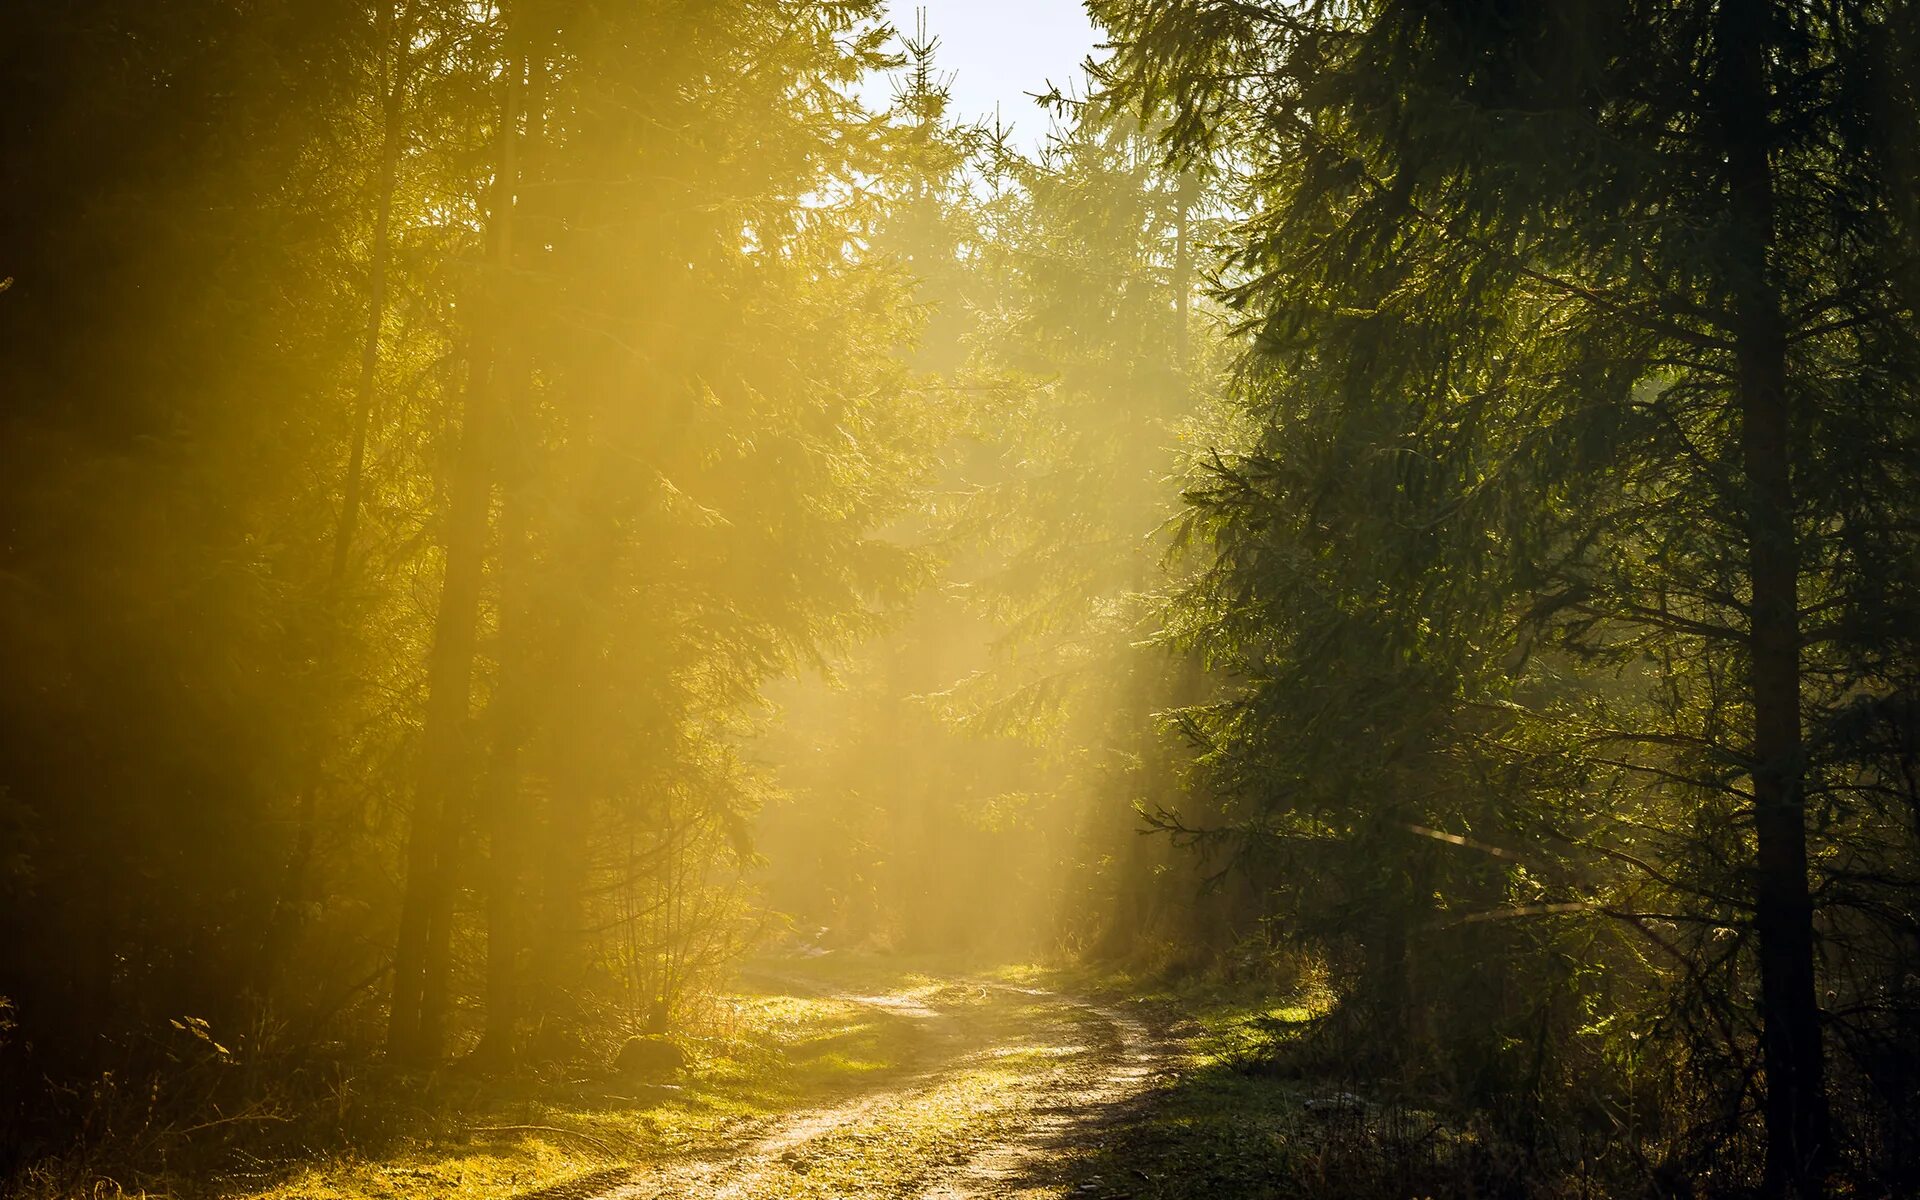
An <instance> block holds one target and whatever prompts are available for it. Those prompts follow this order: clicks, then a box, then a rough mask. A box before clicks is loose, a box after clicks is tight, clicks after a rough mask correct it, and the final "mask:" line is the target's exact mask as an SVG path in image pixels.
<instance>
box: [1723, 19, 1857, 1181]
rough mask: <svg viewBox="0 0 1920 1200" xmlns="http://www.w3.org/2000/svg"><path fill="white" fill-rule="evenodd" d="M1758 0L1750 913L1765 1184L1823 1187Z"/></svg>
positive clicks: (1728, 84) (1782, 350) (1749, 421)
mask: <svg viewBox="0 0 1920 1200" xmlns="http://www.w3.org/2000/svg"><path fill="white" fill-rule="evenodd" d="M1771 9H1772V5H1771V3H1770V0H1723V2H1722V5H1721V10H1720V15H1719V27H1718V30H1717V39H1718V46H1717V48H1716V51H1717V56H1718V64H1717V74H1718V85H1719V97H1718V100H1719V103H1720V105H1721V128H1722V134H1723V136H1724V138H1725V139H1726V145H1725V149H1726V171H1727V185H1728V202H1729V205H1730V215H1731V218H1732V232H1733V242H1732V253H1731V255H1730V261H1729V265H1730V268H1731V270H1730V278H1729V281H1728V282H1729V284H1730V287H1729V289H1728V290H1729V294H1730V298H1731V301H1732V310H1733V334H1734V343H1735V359H1736V371H1737V376H1736V383H1735V387H1736V391H1737V396H1736V403H1737V410H1738V419H1739V450H1740V456H1741V460H1742V467H1743V470H1744V474H1745V480H1746V490H1747V494H1746V497H1745V499H1746V517H1747V554H1748V559H1747V571H1748V577H1749V584H1750V587H1751V589H1752V596H1751V601H1750V603H1751V612H1750V614H1749V622H1750V624H1749V638H1750V643H1749V650H1750V654H1751V658H1752V664H1751V670H1752V678H1751V686H1752V690H1753V751H1752V760H1753V795H1754V805H1753V817H1754V834H1755V839H1756V846H1757V861H1756V863H1755V873H1754V905H1755V923H1756V930H1757V933H1758V942H1759V955H1760V994H1761V1022H1762V1033H1761V1043H1762V1046H1761V1053H1762V1060H1763V1063H1764V1065H1765V1068H1766V1102H1765V1114H1766V1129H1767V1165H1766V1181H1767V1192H1768V1194H1769V1195H1773V1196H1782V1197H1786V1196H1798V1197H1813V1196H1818V1195H1821V1194H1823V1193H1824V1190H1825V1184H1824V1177H1825V1174H1826V1168H1827V1164H1828V1162H1829V1161H1830V1156H1831V1150H1830V1147H1829V1145H1828V1130H1827V1102H1826V1091H1825V1080H1824V1074H1825V1071H1824V1062H1823V1056H1822V1050H1821V1028H1820V1020H1821V1019H1820V1009H1819V1001H1818V997H1817V992H1816V983H1815V975H1814V940H1813V903H1812V899H1811V897H1810V895H1809V892H1808V887H1807V830H1806V791H1805V777H1804V776H1805V762H1804V744H1803V739H1802V731H1801V713H1800V674H1801V666H1800V618H1799V581H1800V548H1799V543H1798V540H1797V535H1796V532H1795V529H1794V493H1793V472H1792V462H1793V446H1792V436H1793V431H1792V421H1791V419H1790V403H1791V401H1790V397H1789V395H1788V387H1787V338H1786V328H1785V323H1784V321H1783V319H1782V316H1781V304H1780V298H1779V296H1778V294H1777V292H1776V290H1775V287H1774V282H1773V279H1772V276H1771V272H1770V269H1769V258H1770V252H1771V248H1772V242H1773V238H1774V219H1775V218H1774V194H1773V173H1772V166H1771V163H1770V162H1769V151H1770V144H1769V143H1770V141H1771V127H1770V122H1769V119H1768V115H1767V114H1768V113H1769V112H1770V111H1771V104H1770V97H1769V95H1768V88H1767V80H1766V55H1767V50H1766V48H1767V44H1768V37H1769V34H1770V32H1771V31H1770V23H1771V19H1772V18H1771Z"/></svg>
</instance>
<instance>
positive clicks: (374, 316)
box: [262, 0, 409, 989]
mask: <svg viewBox="0 0 1920 1200" xmlns="http://www.w3.org/2000/svg"><path fill="white" fill-rule="evenodd" d="M407 30H408V22H407V21H406V2H405V0H395V2H394V3H390V4H386V5H383V6H382V7H381V10H380V17H379V29H378V32H377V36H378V37H379V40H380V89H381V91H380V118H381V119H380V158H379V164H378V166H377V168H376V174H375V178H374V199H373V239H372V243H371V245H370V246H369V247H368V251H367V256H368V262H367V323H366V332H365V333H364V335H363V336H362V338H361V342H360V373H359V380H358V383H357V384H356V386H355V388H354V394H353V408H352V425H351V432H350V434H349V437H348V447H347V472H346V477H345V480H344V481H343V483H342V486H341V491H340V516H339V519H338V520H337V521H336V522H335V524H334V531H333V555H332V558H331V561H330V563H329V566H328V569H327V577H326V581H325V582H324V584H323V585H322V591H321V594H320V620H321V623H322V626H323V631H322V634H321V644H320V650H319V653H320V655H321V657H322V660H323V663H324V661H325V660H326V659H327V658H329V657H331V655H332V654H333V653H334V621H335V611H336V609H337V606H338V605H339V603H340V593H341V590H342V589H343V588H345V586H346V581H347V564H348V562H349V559H350V556H351V553H352V550H353V541H354V534H355V532H356V531H357V529H358V528H359V523H360V511H361V509H362V508H363V507H364V506H365V491H366V488H365V478H366V460H367V437H368V431H369V429H370V427H371V425H372V417H373V401H374V388H375V386H376V383H377V380H378V377H379V369H380V331H381V329H382V327H383V326H384V325H385V324H386V317H387V268H388V263H389V260H390V259H391V257H392V246H393V237H392V231H393V195H394V191H395V188H396V186H397V181H398V177H399V167H400V136H401V133H402V132H403V130H404V118H405V116H406V109H407V105H406V89H407V80H406V76H407V52H406V46H407V38H408V37H409V34H408V32H407ZM320 740H322V739H319V738H316V741H320ZM323 753H324V748H323V747H322V746H318V745H316V747H315V748H314V750H313V752H312V754H313V759H312V762H311V763H310V764H309V766H310V768H311V770H310V772H309V777H308V778H307V779H306V780H305V782H304V784H303V786H302V789H301V792H300V801H299V804H298V806H297V808H296V810H295V814H294V835H293V848H292V850H291V851H290V852H289V854H288V855H287V869H286V872H285V873H284V874H283V875H282V877H281V880H280V886H279V892H278V894H277V895H276V896H275V898H274V905H273V910H272V912H271V914H270V915H269V917H268V920H267V935H266V938H265V952H264V954H263V955H262V959H263V972H262V975H263V980H262V982H263V984H264V986H265V987H266V988H268V989H271V988H272V986H273V983H274V981H275V979H277V977H278V975H279V973H280V964H281V963H282V962H283V961H284V960H285V958H286V955H287V952H288V944H289V942H290V941H291V940H292V938H293V936H294V932H295V927H296V925H297V923H298V916H299V912H300V910H301V908H302V906H303V905H304V904H305V903H306V902H307V900H308V897H309V895H310V893H311V892H312V874H313V859H314V853H315V847H316V843H317V841H318V838H319V826H320V783H319V780H318V778H317V777H318V775H319V772H320V766H321V760H322V758H323Z"/></svg>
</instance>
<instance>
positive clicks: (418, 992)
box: [387, 30, 523, 1062]
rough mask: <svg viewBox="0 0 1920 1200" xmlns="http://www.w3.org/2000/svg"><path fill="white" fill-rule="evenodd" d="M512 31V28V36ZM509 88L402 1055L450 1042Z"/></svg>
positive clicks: (511, 147)
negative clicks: (452, 963) (451, 949)
mask: <svg viewBox="0 0 1920 1200" xmlns="http://www.w3.org/2000/svg"><path fill="white" fill-rule="evenodd" d="M511 35H512V31H511V30H509V36H511ZM507 62H508V67H507V71H506V98H505V101H504V103H503V105H502V108H501V121H500V149H499V164H500V169H499V171H498V172H497V174H496V176H495V180H494V195H493V213H492V217H491V220H490V221H489V224H488V236H489V238H490V240H491V246H490V248H489V250H490V254H489V257H490V258H491V261H492V272H491V274H492V276H493V278H492V279H490V280H489V281H488V283H487V285H486V292H487V294H486V296H485V298H484V300H483V303H482V315H481V318H480V321H479V328H477V329H476V331H475V335H474V347H475V353H474V356H473V362H472V365H471V366H470V368H469V377H468V383H467V395H466V405H465V412H464V414H463V420H462V428H461V434H460V447H459V453H458V456H457V458H456V459H455V462H454V467H453V477H452V480H451V482H450V484H449V487H448V495H447V509H446V527H445V533H444V541H445V546H446V575H445V579H444V581H443V582H442V584H441V589H440V607H439V611H438V613H437V614H436V615H435V619H434V629H433V650H432V652H431V653H430V654H429V655H428V658H427V705H426V713H425V716H424V719H423V721H422V727H421V734H420V769H419V780H418V784H417V786H416V791H415V794H414V810H413V822H412V826H411V828H410V830H409V832H408V839H407V877H406V890H405V892H404V894H403V896H402V900H401V909H400V930H399V936H398V939H397V943H396V946H395V949H394V979H393V1002H392V1008H391V1011H390V1015H389V1024H388V1027H387V1050H388V1053H389V1054H390V1055H391V1056H392V1057H394V1058H396V1059H399V1060H402V1061H409V1062H432V1061H435V1060H437V1059H438V1058H440V1057H441V1055H442V1053H443V1052H444V1049H445V1045H444V1043H445V1034H446V1029H445V1026H446V1010H447V1003H448V991H447V976H448V966H449V963H448V952H449V946H450V939H451V923H452V916H453V897H454V890H455V887H454V885H455V866H456V861H457V858H458V854H459V846H460V840H461V837H460V835H461V831H462V823H463V821H462V819H463V817H464V815H465V814H464V809H465V807H466V805H465V801H466V799H467V794H468V792H469V790H470V786H471V780H470V778H469V776H468V773H467V763H468V757H469V756H468V751H469V749H470V747H469V737H468V733H469V730H468V724H469V722H470V720H471V707H472V698H473V662H474V652H475V648H476V645H477V642H478V637H479V623H480V597H481V590H482V583H483V580H484V575H485V566H486V557H487V535H488V531H489V527H490V525H491V512H490V510H491V508H492V503H493V490H494V489H493V482H494V480H493V476H494V461H493V460H494V455H495V449H496V448H495V445H494V443H495V440H496V437H497V435H498V427H499V425H500V423H501V422H500V415H501V414H500V411H499V410H500V403H501V394H502V392H503V391H504V390H505V388H504V384H505V382H506V380H505V378H504V377H505V373H506V372H505V369H504V368H505V363H504V362H503V356H502V355H501V354H500V352H499V338H500V334H501V328H500V327H501V324H502V318H503V313H502V308H503V300H504V296H503V295H502V291H503V289H504V287H505V277H506V274H507V269H508V267H509V266H510V265H511V263H512V256H513V200H514V189H515V185H516V183H517V180H518V171H517V169H516V162H515V155H516V148H517V143H518V140H519V129H518V126H519V124H520V119H519V118H520V109H521V106H522V102H523V97H522V95H521V87H520V79H521V75H522V73H523V64H522V61H521V59H520V57H519V56H518V55H517V54H510V55H509V56H508V59H507Z"/></svg>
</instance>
